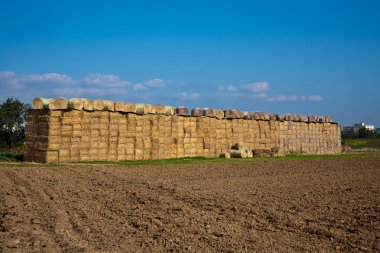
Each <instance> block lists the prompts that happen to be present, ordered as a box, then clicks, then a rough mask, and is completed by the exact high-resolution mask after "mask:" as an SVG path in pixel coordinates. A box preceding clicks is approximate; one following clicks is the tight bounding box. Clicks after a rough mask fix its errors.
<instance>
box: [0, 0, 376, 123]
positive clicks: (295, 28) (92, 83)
mask: <svg viewBox="0 0 380 253" xmlns="http://www.w3.org/2000/svg"><path fill="white" fill-rule="evenodd" d="M0 4H1V8H0V101H3V100H4V99H6V98H8V97H15V98H19V99H20V100H22V101H24V102H27V103H31V102H32V99H33V98H34V97H61V96H63V97H67V98H71V97H85V98H90V99H110V100H114V101H125V102H142V103H150V104H158V103H163V104H167V105H173V106H186V107H188V108H194V107H201V108H203V107H207V108H218V109H239V110H244V111H262V112H267V113H271V112H274V113H278V114H284V113H296V114H306V115H331V116H332V117H333V119H334V121H337V122H339V123H340V124H341V125H344V126H345V125H353V124H354V123H357V122H365V123H368V124H375V125H376V126H377V127H380V113H379V108H380V104H379V103H380V102H379V101H380V15H379V13H380V1H378V0H360V1H359V0H357V1H354V0H352V1H350V0H345V1H340V0H329V1H325V0H319V1H315V0H314V1H311V0H287V1H285V0H278V1H274V0H265V1H254V0H251V1H240V0H235V1H222V0H219V1H206V0H203V1H197V0H193V1H178V0H177V1H165V0H162V1H144V0H141V1H127V0H125V1H112V0H109V1H96V0H94V1H71V0H66V1H38V0H36V1H26V0H25V1H22V0H17V1H16V0H12V1H4V0H0Z"/></svg>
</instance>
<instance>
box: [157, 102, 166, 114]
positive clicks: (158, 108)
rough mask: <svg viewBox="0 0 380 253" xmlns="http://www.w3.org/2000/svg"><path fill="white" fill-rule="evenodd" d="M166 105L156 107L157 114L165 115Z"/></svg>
mask: <svg viewBox="0 0 380 253" xmlns="http://www.w3.org/2000/svg"><path fill="white" fill-rule="evenodd" d="M165 112H166V111H165V105H163V104H158V105H156V113H157V114H165Z"/></svg>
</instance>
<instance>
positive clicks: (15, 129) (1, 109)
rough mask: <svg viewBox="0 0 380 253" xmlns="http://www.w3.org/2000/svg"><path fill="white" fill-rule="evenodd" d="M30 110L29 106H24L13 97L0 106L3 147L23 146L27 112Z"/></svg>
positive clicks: (1, 143)
mask: <svg viewBox="0 0 380 253" xmlns="http://www.w3.org/2000/svg"><path fill="white" fill-rule="evenodd" d="M30 108H31V106H30V105H29V104H24V103H22V102H21V101H20V100H19V99H17V98H16V99H15V98H13V97H12V98H7V100H5V102H3V103H1V104H0V145H1V146H2V147H8V148H14V147H15V146H22V144H23V142H24V126H25V118H26V112H27V110H28V109H30Z"/></svg>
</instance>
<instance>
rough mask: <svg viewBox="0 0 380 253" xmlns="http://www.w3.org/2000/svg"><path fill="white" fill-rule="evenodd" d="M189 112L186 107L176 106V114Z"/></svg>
mask: <svg viewBox="0 0 380 253" xmlns="http://www.w3.org/2000/svg"><path fill="white" fill-rule="evenodd" d="M188 113H189V110H188V109H187V108H186V107H182V106H181V107H178V108H176V114H177V115H182V116H187V115H188Z"/></svg>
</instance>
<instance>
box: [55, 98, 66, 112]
mask: <svg viewBox="0 0 380 253" xmlns="http://www.w3.org/2000/svg"><path fill="white" fill-rule="evenodd" d="M54 107H55V109H60V110H64V109H67V108H68V107H69V101H68V100H67V99H66V98H64V97H59V98H57V99H56V100H55V102H54Z"/></svg>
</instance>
